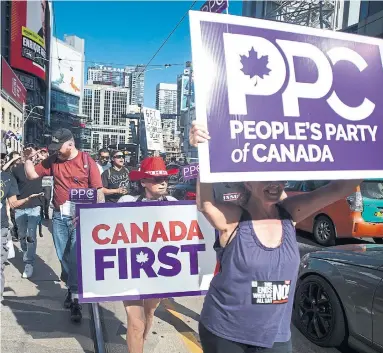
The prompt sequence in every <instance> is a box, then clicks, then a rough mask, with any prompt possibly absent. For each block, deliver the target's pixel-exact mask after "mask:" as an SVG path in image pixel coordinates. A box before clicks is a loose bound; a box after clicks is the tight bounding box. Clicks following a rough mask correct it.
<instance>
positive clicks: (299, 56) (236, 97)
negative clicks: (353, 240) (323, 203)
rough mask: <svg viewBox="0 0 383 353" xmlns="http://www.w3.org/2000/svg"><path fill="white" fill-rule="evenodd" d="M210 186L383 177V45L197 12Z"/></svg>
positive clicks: (205, 174) (199, 110)
mask: <svg viewBox="0 0 383 353" xmlns="http://www.w3.org/2000/svg"><path fill="white" fill-rule="evenodd" d="M190 28H191V38H192V54H193V67H194V75H195V90H196V116H197V120H198V121H199V122H200V123H202V124H204V125H207V128H208V131H209V133H210V136H211V140H210V141H209V142H208V143H206V144H201V145H200V146H199V162H200V169H201V170H200V177H201V181H204V182H217V181H233V182H235V181H245V180H302V179H303V180H304V179H350V178H378V177H381V176H382V175H383V159H382V158H379V155H378V153H377V151H382V150H383V130H382V128H383V119H382V116H383V99H381V92H382V91H383V68H382V67H383V65H382V54H383V41H382V40H381V39H377V38H371V37H365V36H357V35H352V34H348V33H340V32H331V31H325V30H319V29H314V28H308V27H303V26H295V25H291V24H287V23H278V22H271V21H265V20H259V19H251V18H245V17H236V16H228V15H217V14H211V13H205V12H194V11H192V12H191V13H190Z"/></svg>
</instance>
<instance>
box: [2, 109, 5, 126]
mask: <svg viewBox="0 0 383 353" xmlns="http://www.w3.org/2000/svg"><path fill="white" fill-rule="evenodd" d="M1 123H2V124H5V110H4V108H1Z"/></svg>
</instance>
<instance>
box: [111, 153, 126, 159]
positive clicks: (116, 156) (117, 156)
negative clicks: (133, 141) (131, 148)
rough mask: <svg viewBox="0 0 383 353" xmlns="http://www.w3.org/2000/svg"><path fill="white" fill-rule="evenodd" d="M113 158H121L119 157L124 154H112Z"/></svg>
mask: <svg viewBox="0 0 383 353" xmlns="http://www.w3.org/2000/svg"><path fill="white" fill-rule="evenodd" d="M113 158H116V159H117V158H119V159H121V158H124V155H122V154H116V155H115V156H113Z"/></svg>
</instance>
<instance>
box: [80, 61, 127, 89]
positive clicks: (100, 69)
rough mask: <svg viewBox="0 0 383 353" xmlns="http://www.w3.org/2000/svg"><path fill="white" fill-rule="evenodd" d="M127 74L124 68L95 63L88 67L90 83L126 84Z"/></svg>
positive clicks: (118, 85) (121, 85)
mask: <svg viewBox="0 0 383 353" xmlns="http://www.w3.org/2000/svg"><path fill="white" fill-rule="evenodd" d="M126 77H127V74H126V73H125V70H124V69H123V68H116V67H110V66H104V65H97V64H96V65H94V66H91V67H89V68H88V77H87V80H88V84H102V85H110V86H115V87H127V86H125V82H126Z"/></svg>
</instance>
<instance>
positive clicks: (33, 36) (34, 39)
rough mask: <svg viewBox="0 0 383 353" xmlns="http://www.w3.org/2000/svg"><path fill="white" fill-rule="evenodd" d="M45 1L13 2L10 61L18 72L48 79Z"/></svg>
mask: <svg viewBox="0 0 383 353" xmlns="http://www.w3.org/2000/svg"><path fill="white" fill-rule="evenodd" d="M46 6H47V2H46V0H41V1H32V0H28V1H12V12H11V60H10V64H11V66H12V67H13V68H15V69H20V70H23V71H26V72H29V73H31V74H33V75H36V76H38V77H40V78H41V79H43V80H45V70H46V65H47V60H46V44H45V41H46V38H45V37H46V24H45V9H46Z"/></svg>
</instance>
